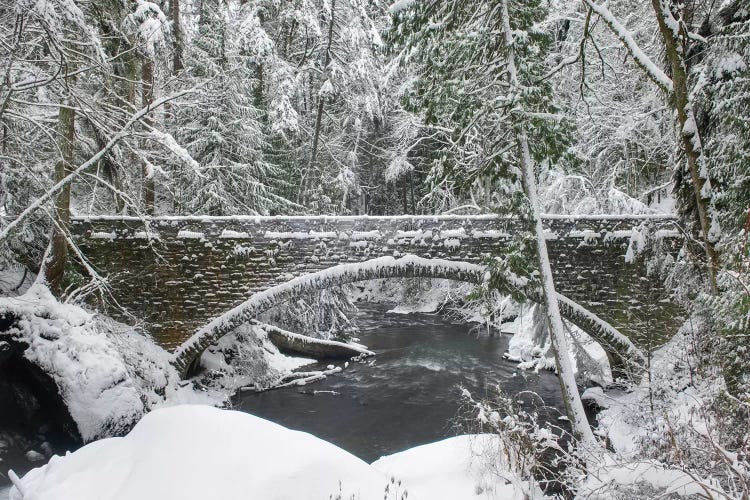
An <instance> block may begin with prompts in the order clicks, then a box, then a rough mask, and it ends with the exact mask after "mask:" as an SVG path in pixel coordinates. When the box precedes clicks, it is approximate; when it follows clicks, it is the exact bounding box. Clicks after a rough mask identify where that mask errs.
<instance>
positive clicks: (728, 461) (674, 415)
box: [591, 315, 750, 498]
mask: <svg viewBox="0 0 750 500" xmlns="http://www.w3.org/2000/svg"><path fill="white" fill-rule="evenodd" d="M713 331H714V330H713V325H711V324H710V323H707V322H706V321H705V320H704V319H702V318H701V316H699V315H694V316H693V317H692V318H690V319H689V320H688V321H687V322H686V323H685V325H684V326H683V327H682V328H681V329H680V331H679V333H678V334H677V335H676V336H675V337H674V338H673V339H672V340H671V341H670V342H668V343H667V344H666V345H665V346H663V347H662V348H660V349H659V350H657V351H656V352H655V354H654V357H653V359H652V361H651V366H650V370H649V371H650V374H649V376H647V377H644V379H643V381H642V382H641V383H640V384H637V385H635V386H633V387H631V388H630V390H629V391H628V392H623V393H621V394H616V393H612V394H608V395H607V396H604V395H603V394H602V393H601V392H596V391H593V392H592V393H591V397H592V398H593V399H595V400H596V401H597V402H598V403H599V404H600V405H601V406H604V407H606V408H605V409H604V410H603V411H602V413H601V414H600V415H599V432H600V433H601V434H602V435H604V436H605V437H606V438H607V439H608V441H609V444H610V446H611V447H612V448H613V449H614V455H613V457H612V459H613V461H614V462H613V464H612V467H611V468H612V469H614V468H617V467H630V468H631V469H632V467H633V465H634V464H638V463H641V462H646V461H649V462H648V463H650V464H651V466H652V467H654V468H659V469H662V470H664V471H672V472H666V474H669V473H671V474H674V473H675V472H679V473H680V474H682V475H681V476H680V477H679V478H678V479H679V480H680V481H681V482H682V483H683V484H684V485H685V486H687V484H688V483H689V484H690V487H691V488H692V489H696V488H697V490H698V491H700V492H701V493H703V494H705V495H706V496H707V497H708V498H746V497H747V494H748V492H750V463H749V462H748V457H750V431H749V429H750V427H749V426H748V424H749V423H750V406H748V404H747V402H746V401H741V400H739V399H737V398H734V397H733V396H731V395H730V394H729V393H728V392H727V391H726V386H725V384H724V379H723V377H722V374H721V372H720V369H719V368H718V366H719V364H718V363H717V361H716V359H715V354H714V348H713V347H712V344H715V342H716V338H715V337H714V336H713V333H712V332H713ZM602 396H604V397H602ZM615 462H616V463H617V465H615V464H614V463H615ZM646 478H647V475H646V474H643V478H641V480H643V481H645V480H646ZM615 482H616V481H613V483H615ZM652 483H653V482H652ZM611 486H614V484H613V485H611ZM652 486H653V484H652ZM667 486H668V485H662V491H661V492H660V494H661V493H663V492H664V489H663V488H666V487H667ZM628 487H629V488H632V484H631V486H628ZM606 491H609V492H611V491H613V490H606ZM606 491H605V494H606ZM620 493H622V491H620ZM644 495H645V493H644V492H643V491H640V493H639V496H640V497H642V498H645V496H644ZM743 495H744V496H743Z"/></svg>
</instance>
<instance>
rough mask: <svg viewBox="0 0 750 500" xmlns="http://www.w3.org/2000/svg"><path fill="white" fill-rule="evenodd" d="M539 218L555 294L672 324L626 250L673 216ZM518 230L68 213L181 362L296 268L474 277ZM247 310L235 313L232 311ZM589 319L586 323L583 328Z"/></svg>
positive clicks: (119, 295) (644, 325)
mask: <svg viewBox="0 0 750 500" xmlns="http://www.w3.org/2000/svg"><path fill="white" fill-rule="evenodd" d="M544 223H545V228H546V234H547V242H548V247H549V253H550V260H551V264H552V269H553V273H554V278H555V285H556V288H557V291H558V292H559V293H560V294H562V295H563V296H565V297H567V298H568V299H570V301H574V302H573V304H574V305H575V303H578V304H581V305H582V306H584V307H585V308H586V309H588V310H590V311H592V312H593V313H595V315H596V316H598V318H600V319H601V320H603V321H604V322H606V323H609V324H611V325H612V326H614V327H615V328H616V329H617V330H619V331H620V332H622V333H624V334H625V335H627V336H628V337H631V338H632V339H634V340H635V341H636V343H638V339H639V335H643V334H648V333H651V334H656V335H657V336H660V337H664V336H666V335H669V334H671V333H674V330H675V328H676V325H677V324H678V323H679V321H677V318H676V316H679V309H678V308H677V306H676V305H675V304H673V303H672V302H671V300H670V295H671V291H670V290H668V289H667V288H665V286H664V283H663V282H662V281H660V280H659V278H658V277H654V276H651V275H649V273H648V272H647V266H646V263H645V262H644V259H642V258H637V257H632V253H633V247H634V246H639V245H641V244H642V242H643V237H644V235H645V236H647V237H648V238H649V239H650V241H652V242H653V241H662V242H665V243H667V245H668V246H671V247H672V248H674V247H675V246H676V245H677V244H678V241H679V234H678V233H677V232H676V231H675V226H674V220H673V219H672V218H670V217H668V216H583V217H581V216H577V217H568V216H546V217H545V218H544ZM520 230H521V222H519V221H518V220H515V219H509V218H502V217H498V216H495V215H472V216H457V215H450V216H393V217H388V216H384V217H374V216H349V217H333V216H307V217H303V216H300V217H254V216H231V217H200V216H189V217H188V216H186V217H153V218H136V217H120V216H89V217H76V218H74V219H73V221H72V232H73V237H74V239H75V240H76V242H77V243H78V244H79V246H80V248H81V249H82V251H83V253H84V254H85V255H86V256H87V258H88V259H89V260H90V262H91V264H92V265H93V266H94V267H95V268H96V269H97V270H98V271H99V272H100V273H101V274H103V275H105V276H107V277H108V279H109V283H110V285H111V289H112V296H113V298H114V300H115V301H116V302H117V304H118V305H119V306H120V307H121V308H123V309H124V310H125V311H126V312H127V314H125V315H124V316H123V317H122V319H125V320H128V319H129V320H130V321H131V322H132V320H133V319H134V318H135V319H138V320H140V321H143V322H144V324H145V325H146V329H147V330H148V331H149V332H150V333H151V334H152V335H153V336H154V338H155V339H156V340H157V341H158V342H159V343H160V344H161V345H163V346H164V347H165V348H168V349H177V355H178V357H179V356H182V357H183V358H184V359H183V360H181V361H180V362H179V364H180V368H181V369H186V366H187V364H189V363H191V362H193V361H194V360H195V359H196V357H197V356H199V355H200V352H202V350H203V349H205V347H207V345H208V344H207V342H211V341H215V340H216V338H218V336H220V335H219V334H223V333H222V331H223V330H215V331H214V332H213V333H212V334H210V335H208V334H206V335H204V337H203V339H202V340H201V341H200V342H196V335H197V333H196V332H198V333H200V332H201V331H203V332H204V333H205V332H206V331H207V329H206V328H205V327H206V325H207V324H209V322H210V321H211V320H212V319H213V318H215V317H217V316H219V315H221V314H223V313H225V312H226V311H229V310H231V309H232V308H235V307H237V306H238V305H240V304H242V303H244V302H246V301H247V300H248V299H249V298H250V297H252V296H254V295H257V294H258V293H259V292H263V291H266V290H269V289H270V288H272V287H274V286H278V285H281V284H283V283H285V282H289V281H290V280H292V279H293V278H295V277H299V276H302V275H308V274H309V273H315V272H319V271H322V270H325V269H329V268H333V267H336V266H339V265H341V264H347V263H348V264H352V263H358V262H364V261H368V260H372V259H375V258H382V257H395V258H398V257H401V256H404V255H413V256H416V258H417V259H418V260H419V262H420V263H421V264H419V265H418V266H417V265H416V264H414V263H412V265H411V268H408V266H407V267H403V266H401V267H398V266H395V264H388V266H390V267H388V266H386V267H387V269H388V270H387V271H379V272H376V271H373V270H372V269H370V268H368V267H362V266H359V267H357V268H356V269H355V268H352V269H354V271H352V272H354V274H350V275H348V276H345V275H341V276H339V277H338V278H337V279H336V280H333V281H330V280H329V281H325V280H308V281H310V284H308V285H305V286H302V287H298V288H297V289H296V290H295V293H296V294H297V295H296V296H299V295H304V294H306V293H311V292H312V291H313V290H315V289H316V287H317V288H322V287H325V286H332V285H335V284H341V283H350V282H352V281H356V279H357V276H359V277H360V278H361V279H374V278H388V277H405V276H423V277H435V278H449V279H459V280H464V281H471V282H477V281H479V278H478V277H477V276H474V274H476V270H477V269H478V267H477V266H476V265H477V264H481V263H482V262H484V261H486V259H487V258H488V257H490V256H492V255H498V254H501V253H502V252H504V251H506V250H507V249H508V245H509V242H510V240H511V237H512V235H513V234H514V233H516V232H518V231H520ZM626 255H628V258H626ZM425 259H440V260H444V261H453V262H456V263H465V264H467V265H474V266H473V267H472V266H469V267H472V269H473V270H472V271H471V272H469V273H468V274H467V276H463V277H462V276H459V275H458V274H460V273H457V272H455V271H456V269H460V266H459V267H458V268H455V267H454V269H453V271H450V270H446V269H443V268H440V266H435V265H425V263H424V260H425ZM396 260H398V259H396ZM383 262H384V261H381V263H383ZM437 262H438V260H435V262H434V263H437ZM428 264H429V263H428ZM443 267H445V266H443ZM407 268H408V269H407ZM417 268H418V269H417ZM366 269H370V271H369V272H364V270H366ZM381 269H385V268H383V267H382V266H381ZM415 269H416V270H415ZM441 269H442V270H441ZM467 269H468V268H467ZM356 272H359V273H361V274H360V275H357V274H356ZM467 272H468V271H467ZM472 273H474V274H472ZM342 276H343V277H342ZM287 295H288V294H287ZM275 297H276V299H275V300H276V302H273V303H271V302H269V303H267V304H266V305H268V306H269V307H270V306H271V305H275V304H277V303H278V300H280V297H285V295H284V294H282V295H279V296H275ZM287 298H288V297H287ZM574 305H573V306H571V305H570V304H568V305H567V306H566V305H563V313H564V314H565V315H566V317H567V318H568V319H569V320H571V321H573V322H574V323H577V324H579V325H582V326H584V328H585V327H586V320H582V318H581V317H577V316H578V315H577V314H576V312H575V310H576V307H575V306H574ZM251 309H252V308H251ZM253 310H255V309H253ZM245 312H247V310H246V311H245ZM113 313H115V315H117V312H116V311H113ZM248 314H249V313H248ZM247 316H248V315H247V314H245V315H242V314H240V315H236V317H235V320H245V319H247ZM230 323H231V322H230ZM589 326H590V325H589ZM588 330H589V331H590V333H591V330H592V328H588ZM594 330H596V328H594ZM217 332H218V333H217ZM224 333H225V332H224ZM593 334H594V336H595V338H597V340H599V341H600V342H602V343H605V342H606V339H605V338H602V337H601V335H599V336H598V337H597V332H593ZM599 334H601V332H599ZM188 340H190V341H189V342H187V343H186V341H188ZM610 340H611V339H610ZM605 349H607V347H606V346H605Z"/></svg>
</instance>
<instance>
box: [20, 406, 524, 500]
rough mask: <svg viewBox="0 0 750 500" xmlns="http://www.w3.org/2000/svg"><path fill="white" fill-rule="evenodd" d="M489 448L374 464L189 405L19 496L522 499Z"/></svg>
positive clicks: (55, 465) (445, 447)
mask: <svg viewBox="0 0 750 500" xmlns="http://www.w3.org/2000/svg"><path fill="white" fill-rule="evenodd" d="M485 451H491V452H498V451H499V443H498V442H497V440H496V438H495V437H492V436H462V437H459V438H453V439H449V440H446V441H442V442H439V443H435V444H432V445H426V446H420V447H418V448H414V449H412V450H408V451H406V452H403V453H399V454H396V455H391V456H389V457H385V458H382V459H380V460H379V461H378V462H376V463H375V464H373V466H370V465H368V464H367V463H365V462H363V461H362V460H360V459H358V458H357V457H355V456H353V455H351V454H349V453H347V452H346V451H343V450H341V449H339V448H337V447H336V446H334V445H332V444H330V443H328V442H326V441H323V440H321V439H318V438H316V437H314V436H312V435H310V434H307V433H304V432H299V431H292V430H289V429H286V428H284V427H282V426H280V425H277V424H274V423H272V422H269V421H267V420H263V419H261V418H258V417H255V416H252V415H249V414H246V413H240V412H234V411H228V410H219V409H216V408H212V407H209V406H188V405H186V406H177V407H172V408H165V409H161V410H156V411H153V412H151V413H149V414H148V415H146V416H145V417H144V418H143V419H142V420H141V421H140V422H139V423H138V424H137V425H136V426H135V427H134V428H133V430H132V431H131V432H130V434H128V435H127V436H125V437H123V438H109V439H104V440H101V441H97V442H95V443H91V444H89V445H86V446H84V447H83V448H81V449H80V450H78V451H76V452H75V453H72V454H70V455H68V456H65V457H53V458H52V459H51V460H50V462H49V463H48V464H47V465H45V466H43V467H40V468H38V469H34V470H33V471H31V472H29V473H28V474H27V475H26V476H25V477H24V478H23V479H21V480H20V482H19V485H20V487H21V489H22V490H23V493H24V496H23V497H22V496H21V492H20V491H19V490H18V489H17V488H16V489H14V490H12V492H11V499H12V500H22V499H25V500H29V499H32V498H33V499H35V500H45V499H58V498H64V499H76V500H132V499H138V500H150V499H159V500H169V499H175V500H205V499H208V498H221V499H222V500H234V499H237V500H240V499H242V500H245V499H247V498H253V499H255V500H264V499H269V500H271V499H273V500H304V499H326V498H342V499H349V498H356V499H357V500H369V499H373V500H375V499H377V500H380V499H384V500H402V499H403V498H406V497H405V496H404V495H403V492H404V491H408V498H409V499H422V500H469V499H475V498H476V499H479V498H481V499H500V498H522V497H523V496H522V495H523V494H522V490H521V489H520V486H521V483H520V482H519V481H518V480H517V479H515V478H507V481H506V479H505V478H503V477H501V476H492V475H491V474H490V472H486V473H485V472H483V469H482V464H483V462H481V461H478V460H474V456H475V453H479V452H485ZM488 471H489V469H488ZM391 477H393V478H396V479H395V480H394V481H393V482H391ZM398 479H401V484H399V483H398V481H397V480H398ZM410 481H411V482H412V483H413V485H412V484H410V483H409V482H410ZM507 482H509V483H510V484H506V483H507ZM397 490H398V491H397ZM535 491H536V490H535ZM331 495H333V496H331ZM339 495H340V496H339Z"/></svg>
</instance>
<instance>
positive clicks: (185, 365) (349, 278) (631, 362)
mask: <svg viewBox="0 0 750 500" xmlns="http://www.w3.org/2000/svg"><path fill="white" fill-rule="evenodd" d="M384 278H436V279H450V280H454V281H463V282H468V283H473V284H476V285H480V284H482V283H484V282H485V280H486V278H487V269H486V268H485V267H484V266H482V265H479V264H471V263H467V262H461V261H454V260H445V259H426V258H422V257H417V256H414V255H405V256H403V257H399V258H395V257H380V258H375V259H371V260H367V261H364V262H357V263H347V264H339V265H336V266H333V267H330V268H327V269H324V270H321V271H317V272H313V273H309V274H304V275H302V276H298V277H296V278H293V279H291V280H289V281H288V282H286V283H282V284H280V285H276V286H273V287H270V288H268V289H266V290H264V291H261V292H258V293H255V294H254V295H252V296H251V297H250V298H249V299H247V300H246V301H245V302H243V303H242V304H240V305H238V306H236V307H234V308H232V309H230V310H229V311H227V312H225V313H224V314H222V315H220V316H218V317H216V318H214V319H213V320H211V321H210V322H209V323H208V324H206V325H205V326H203V327H201V328H199V329H198V330H197V331H196V332H195V333H194V334H193V335H192V336H191V337H190V338H189V339H188V340H187V341H185V342H184V343H183V344H182V345H181V346H180V347H178V348H177V350H176V351H175V352H174V357H173V361H172V363H173V365H174V366H175V368H177V370H178V372H179V373H180V375H181V376H182V377H183V378H184V377H186V376H187V375H188V373H189V372H190V370H191V368H192V367H193V366H195V364H196V363H197V362H198V361H199V360H200V356H201V354H203V351H205V350H206V349H207V348H208V347H209V346H210V345H212V344H214V343H216V342H217V341H218V340H219V339H220V338H222V337H223V336H224V335H227V334H228V333H230V332H231V331H232V330H234V329H236V328H237V327H239V326H240V325H242V324H243V323H246V322H248V321H250V320H251V319H253V318H255V317H256V316H258V315H259V314H261V313H262V312H265V311H267V310H268V309H270V308H272V307H274V306H277V305H279V304H282V303H284V302H287V301H289V300H291V299H294V298H297V297H299V296H302V295H304V294H306V293H309V292H312V291H316V290H322V289H326V288H331V287H334V286H339V285H346V284H350V283H355V282H358V281H369V280H374V279H384ZM530 298H531V300H534V301H536V302H539V303H542V302H543V301H542V298H541V297H530ZM558 301H559V304H560V312H561V314H562V316H563V317H564V318H565V319H567V320H568V321H570V322H571V323H573V324H575V325H576V326H578V327H580V328H581V329H583V330H584V331H585V332H586V333H588V334H589V335H591V337H592V338H594V340H596V341H597V342H599V344H601V345H602V347H603V348H604V350H605V351H606V352H607V355H608V357H609V360H610V363H611V364H612V366H613V369H614V368H615V366H617V367H618V368H617V369H618V370H619V371H624V372H625V373H633V372H639V371H641V370H642V368H643V366H644V364H645V357H644V356H643V353H641V351H640V350H639V349H638V348H637V347H636V346H635V345H634V344H633V343H632V342H631V341H630V339H628V338H627V337H626V336H625V335H623V334H621V333H620V332H619V331H617V330H616V329H615V328H614V327H612V326H611V325H610V324H609V323H607V322H606V321H604V320H603V319H601V318H599V317H598V316H597V315H596V314H594V313H592V312H590V311H588V310H587V309H585V308H583V307H582V306H580V305H578V304H577V303H576V302H574V301H572V300H570V299H568V298H567V297H565V296H563V295H561V294H559V293H558Z"/></svg>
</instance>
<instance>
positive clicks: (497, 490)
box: [372, 434, 543, 500]
mask: <svg viewBox="0 0 750 500" xmlns="http://www.w3.org/2000/svg"><path fill="white" fill-rule="evenodd" d="M502 455H503V445H502V442H501V441H500V438H499V436H497V435H494V434H475V435H466V436H456V437H452V438H448V439H445V440H443V441H439V442H437V443H431V444H426V445H423V446H417V447H416V448H412V449H410V450H406V451H403V452H401V453H396V454H394V455H389V456H385V457H381V458H380V459H379V460H376V461H375V462H373V464H372V466H373V467H374V468H375V469H377V470H379V471H382V472H383V473H384V474H386V475H387V476H389V477H393V478H395V479H396V480H397V481H398V480H400V481H401V483H402V485H403V486H402V487H401V489H402V491H403V490H404V489H405V490H407V491H408V492H409V496H408V498H412V493H416V494H417V495H419V498H423V499H425V500H428V499H434V500H440V499H450V500H469V499H472V498H477V499H480V498H481V499H496V500H500V499H503V500H505V499H508V500H513V499H518V500H521V499H533V498H542V497H543V495H542V493H541V491H539V488H538V487H537V486H536V485H535V484H529V483H528V482H526V483H525V482H523V481H521V479H520V478H518V477H517V476H515V475H512V474H509V473H508V472H505V471H502V470H498V469H499V464H500V463H502V458H501V457H502Z"/></svg>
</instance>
